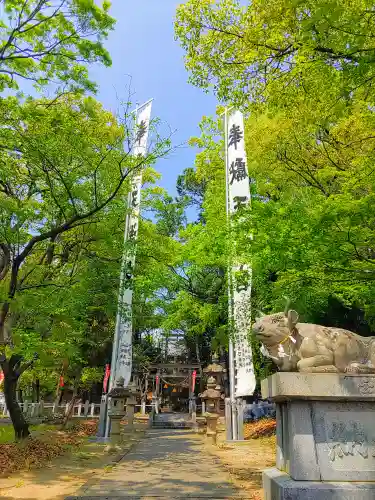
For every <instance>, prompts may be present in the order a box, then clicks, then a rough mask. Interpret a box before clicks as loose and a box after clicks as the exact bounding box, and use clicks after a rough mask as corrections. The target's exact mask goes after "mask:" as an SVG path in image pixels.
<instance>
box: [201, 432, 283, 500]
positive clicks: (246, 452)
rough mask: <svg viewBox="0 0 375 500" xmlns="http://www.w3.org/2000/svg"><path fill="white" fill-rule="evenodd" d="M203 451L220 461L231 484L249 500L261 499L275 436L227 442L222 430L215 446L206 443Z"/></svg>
mask: <svg viewBox="0 0 375 500" xmlns="http://www.w3.org/2000/svg"><path fill="white" fill-rule="evenodd" d="M206 448H207V450H208V451H209V452H210V453H211V454H212V455H214V456H215V457H217V458H219V459H220V461H221V463H222V465H223V466H224V467H225V469H226V470H227V471H228V472H229V473H230V475H231V478H232V481H233V483H234V484H235V485H236V486H237V487H239V488H241V490H242V491H246V492H247V493H248V498H249V500H261V499H263V488H262V471H263V470H264V469H267V468H269V467H273V466H274V465H275V457H276V436H272V437H264V438H259V439H250V440H248V441H243V442H238V443H227V442H225V431H224V430H223V429H221V430H220V431H219V434H218V439H217V446H214V445H212V444H210V443H208V442H207V443H206Z"/></svg>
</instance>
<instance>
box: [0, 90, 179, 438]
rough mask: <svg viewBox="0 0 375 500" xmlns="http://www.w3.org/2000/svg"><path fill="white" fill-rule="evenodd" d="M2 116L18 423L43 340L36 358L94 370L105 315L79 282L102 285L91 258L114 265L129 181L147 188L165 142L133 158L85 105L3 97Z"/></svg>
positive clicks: (76, 100)
mask: <svg viewBox="0 0 375 500" xmlns="http://www.w3.org/2000/svg"><path fill="white" fill-rule="evenodd" d="M0 113H1V118H0V120H1V122H2V123H3V124H4V125H6V126H4V127H3V128H1V133H0V136H1V138H0V142H1V144H2V149H3V155H2V169H1V174H0V200H1V204H0V206H1V208H0V234H1V240H0V241H1V262H0V269H1V283H0V298H1V308H0V341H1V343H2V344H3V345H7V346H8V347H7V350H6V351H5V352H4V354H2V357H1V366H2V368H3V371H4V374H5V385H4V388H5V393H6V397H7V405H8V408H9V410H10V413H11V416H12V420H13V423H15V422H16V421H18V420H19V418H18V417H19V415H16V416H14V414H13V415H12V403H13V402H14V401H13V399H12V398H13V396H14V395H11V394H10V393H11V392H12V391H14V390H15V384H16V382H17V380H18V378H19V376H20V375H21V374H22V373H23V372H24V371H25V370H26V369H27V368H29V367H30V365H31V364H32V363H33V359H30V358H29V359H28V360H27V357H28V355H29V354H30V353H31V351H32V350H33V348H34V345H35V344H38V342H39V341H40V340H44V339H47V344H48V347H47V348H45V349H43V347H40V346H39V349H35V352H39V351H40V350H42V351H43V353H41V354H40V356H41V357H42V356H44V354H47V353H49V354H51V353H52V352H53V351H55V355H56V358H59V356H62V355H63V352H64V351H65V354H68V355H69V357H70V366H71V367H72V366H73V365H74V364H76V365H77V366H79V367H80V368H81V369H82V368H83V367H85V366H90V364H91V365H92V364H93V361H92V359H91V361H90V358H92V357H95V355H97V353H96V352H95V351H97V350H98V344H100V342H102V341H104V340H105V339H102V338H100V337H101V336H102V335H103V334H104V336H105V335H106V334H108V331H104V332H103V328H104V326H105V324H101V323H103V321H107V319H106V317H107V315H104V316H105V317H104V319H103V318H102V317H101V311H100V309H98V307H99V306H100V297H99V296H98V295H97V296H96V297H95V299H93V296H92V295H91V294H90V289H89V288H83V289H82V287H81V281H80V280H81V279H82V278H85V277H86V278H90V279H88V280H87V285H88V284H91V285H92V286H94V278H95V273H96V274H97V276H98V279H99V276H101V279H104V276H103V273H100V272H99V269H97V270H95V268H93V267H92V266H93V262H92V261H90V259H95V258H98V257H100V258H101V259H102V262H101V264H102V265H103V262H106V260H107V266H108V264H110V263H111V262H112V260H113V259H114V260H115V262H116V259H117V260H118V258H119V255H121V251H122V234H121V233H122V230H120V231H119V228H123V226H124V199H125V196H126V193H127V192H128V189H129V181H130V179H131V177H132V176H133V175H135V174H137V173H138V172H139V171H140V170H144V179H145V182H147V181H151V180H152V179H153V178H154V174H153V173H152V171H151V170H148V169H147V167H148V166H149V165H151V164H152V163H153V162H154V161H155V159H156V158H157V157H160V156H163V155H164V154H165V153H166V151H167V150H168V147H169V146H168V144H169V143H168V141H166V142H157V143H156V144H155V146H154V149H153V150H152V151H150V153H149V154H148V155H147V156H145V157H134V156H132V155H131V147H132V143H133V137H132V136H131V135H129V133H128V130H130V128H129V124H127V123H126V122H125V123H124V124H121V123H119V122H118V121H117V120H116V118H115V117H114V116H113V115H112V114H111V113H109V112H107V111H105V110H103V108H102V107H101V105H100V104H99V103H97V102H96V101H95V100H93V99H91V98H88V99H84V98H80V97H74V96H69V97H63V98H60V99H58V100H56V101H54V102H52V103H51V102H50V101H47V100H43V99H41V100H32V99H28V100H27V101H26V102H25V103H22V104H20V103H19V102H18V101H17V100H16V99H15V98H8V99H4V100H3V101H1V109H0ZM125 116H126V117H128V115H126V113H125ZM125 139H126V141H125ZM124 143H127V144H129V149H128V150H126V149H124ZM114 235H118V236H119V237H118V238H114ZM117 271H118V268H117ZM87 285H86V286H87ZM99 290H100V287H98V282H97V283H96V291H97V292H98V291H99ZM107 290H108V289H107ZM48 292H49V294H48ZM107 298H109V297H107ZM106 303H108V301H107V302H106ZM29 311H30V312H29ZM83 311H85V315H86V317H85V318H83V316H84V313H83ZM31 312H34V313H35V314H34V315H33V314H32V313H31ZM30 313H31V315H30ZM20 317H22V322H21V323H19V322H18V319H19V318H20ZM67 318H70V319H67ZM36 319H37V321H35V320H36ZM98 325H101V327H98ZM106 328H107V327H106ZM106 328H104V330H106ZM107 330H108V328H107ZM77 332H78V333H79V334H80V335H77ZM96 335H99V338H98V339H96V338H95V336H96ZM85 336H87V339H86V340H85ZM92 344H94V346H95V348H94V351H93V352H91V351H92V349H91V345H92ZM12 345H14V346H15V347H14V348H13V347H11V346H12ZM83 354H84V355H83ZM23 359H26V360H27V362H23ZM73 360H75V362H73ZM7 390H8V395H7ZM8 400H9V401H8ZM14 408H15V412H16V413H17V407H14V405H13V409H14ZM13 417H14V418H13ZM21 424H22V422H21ZM22 425H23V426H21V427H22V428H18V429H16V431H17V432H18V436H19V437H21V436H22V435H23V433H25V432H26V433H27V429H26V427H25V425H24V424H22ZM17 432H16V434H17Z"/></svg>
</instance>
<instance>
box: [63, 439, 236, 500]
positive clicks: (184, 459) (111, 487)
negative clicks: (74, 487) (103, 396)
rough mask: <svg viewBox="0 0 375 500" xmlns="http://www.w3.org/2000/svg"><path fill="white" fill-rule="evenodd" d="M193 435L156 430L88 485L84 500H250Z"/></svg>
mask: <svg viewBox="0 0 375 500" xmlns="http://www.w3.org/2000/svg"><path fill="white" fill-rule="evenodd" d="M203 448H204V447H203V446H202V439H201V438H200V437H199V436H197V435H196V434H194V433H193V432H192V431H190V430H151V431H149V433H148V434H147V437H146V438H145V439H144V440H142V441H141V442H140V443H139V444H138V445H137V446H136V448H135V449H133V450H132V451H131V452H130V453H129V454H127V455H126V456H125V457H124V459H123V460H121V462H119V463H118V464H117V466H116V467H114V468H113V470H112V471H110V472H109V473H107V474H105V475H103V476H102V477H101V478H96V479H95V480H93V481H91V482H89V483H88V484H87V485H86V486H84V487H83V488H82V489H81V491H80V492H79V494H78V496H71V497H67V500H68V499H69V500H73V499H75V500H77V499H81V498H90V499H94V498H98V499H99V498H111V499H112V498H113V499H114V498H133V499H138V498H143V499H147V498H170V499H173V498H175V499H177V498H189V499H191V498H212V499H213V498H215V499H221V498H227V499H230V498H245V497H241V495H240V494H239V492H238V490H237V489H236V488H235V487H234V485H233V484H232V483H231V481H230V476H229V474H227V473H226V472H225V470H224V469H223V468H222V467H221V463H220V461H219V460H218V459H217V458H215V457H213V456H210V455H209V454H207V453H205V452H204V449H203Z"/></svg>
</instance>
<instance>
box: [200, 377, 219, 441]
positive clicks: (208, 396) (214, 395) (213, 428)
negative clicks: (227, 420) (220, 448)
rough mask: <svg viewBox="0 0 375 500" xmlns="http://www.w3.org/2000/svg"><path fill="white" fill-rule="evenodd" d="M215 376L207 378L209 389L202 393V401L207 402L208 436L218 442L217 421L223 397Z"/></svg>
mask: <svg viewBox="0 0 375 500" xmlns="http://www.w3.org/2000/svg"><path fill="white" fill-rule="evenodd" d="M217 387H220V386H218V385H217V382H216V379H215V377H212V376H210V377H209V378H208V380H207V389H206V390H205V391H204V392H203V393H202V394H200V397H201V399H202V401H204V402H205V406H206V412H205V414H204V416H205V417H206V421H207V438H209V439H211V440H212V442H213V443H214V444H215V443H216V435H217V421H218V418H219V413H218V408H219V404H220V403H219V402H220V399H221V393H220V390H219V389H218V388H217Z"/></svg>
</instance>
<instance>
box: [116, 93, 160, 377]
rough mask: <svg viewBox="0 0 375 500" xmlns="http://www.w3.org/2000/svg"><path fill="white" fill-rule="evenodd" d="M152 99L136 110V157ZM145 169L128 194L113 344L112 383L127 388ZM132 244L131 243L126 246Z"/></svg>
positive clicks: (141, 150) (142, 143)
mask: <svg viewBox="0 0 375 500" xmlns="http://www.w3.org/2000/svg"><path fill="white" fill-rule="evenodd" d="M151 106H152V100H150V101H148V102H146V103H145V104H143V105H142V106H140V107H139V108H137V109H136V111H135V114H136V116H135V126H136V128H135V139H134V145H133V155H134V156H139V155H141V156H145V155H146V154H147V140H148V133H149V125H150V118H151ZM141 187H142V171H140V172H139V173H138V174H137V175H135V176H134V177H133V179H132V183H131V191H130V193H129V195H128V209H129V208H130V209H131V212H130V213H129V214H128V216H127V218H126V226H125V234H124V242H125V245H126V244H127V243H128V242H131V243H133V246H132V248H131V249H130V250H129V249H128V248H125V251H124V255H123V261H122V266H121V277H120V292H119V305H118V311H117V318H116V332H115V341H114V346H113V357H112V366H115V373H113V374H112V377H111V381H112V386H114V385H115V383H116V382H117V381H118V379H119V378H121V377H122V378H123V379H124V387H127V386H128V384H129V382H130V378H131V372H132V338H133V325H132V299H133V286H132V285H133V271H134V266H135V251H136V245H135V243H136V240H137V236H138V225H139V213H140V204H141ZM127 246H129V245H127Z"/></svg>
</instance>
